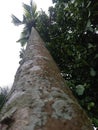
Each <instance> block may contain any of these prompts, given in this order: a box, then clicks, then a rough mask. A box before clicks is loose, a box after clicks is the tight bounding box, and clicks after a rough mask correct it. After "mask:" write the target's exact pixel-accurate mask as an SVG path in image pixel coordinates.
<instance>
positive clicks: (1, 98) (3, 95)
mask: <svg viewBox="0 0 98 130" xmlns="http://www.w3.org/2000/svg"><path fill="white" fill-rule="evenodd" d="M7 95H8V88H1V87H0V110H1V109H2V107H3V105H4V103H5V102H6V99H7Z"/></svg>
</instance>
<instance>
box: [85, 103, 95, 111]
mask: <svg viewBox="0 0 98 130" xmlns="http://www.w3.org/2000/svg"><path fill="white" fill-rule="evenodd" d="M94 106H95V103H94V102H90V103H88V106H87V108H88V110H91V108H92V107H94Z"/></svg>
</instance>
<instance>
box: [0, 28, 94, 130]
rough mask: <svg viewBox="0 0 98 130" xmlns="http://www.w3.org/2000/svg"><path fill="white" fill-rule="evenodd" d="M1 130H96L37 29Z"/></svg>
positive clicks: (30, 39) (0, 123) (0, 122)
mask: <svg viewBox="0 0 98 130" xmlns="http://www.w3.org/2000/svg"><path fill="white" fill-rule="evenodd" d="M0 130H93V127H92V125H91V122H90V120H89V119H88V117H87V115H86V114H85V112H84V111H83V110H82V109H81V107H80V106H79V105H78V103H77V101H76V99H75V98H74V97H73V95H72V93H71V91H70V90H69V88H68V87H67V86H66V84H65V81H64V79H63V78H62V76H61V75H60V71H59V69H58V67H57V65H56V64H55V62H54V60H53V59H52V57H51V56H50V54H49V52H48V51H47V49H46V48H45V46H44V42H43V41H42V39H41V38H40V36H39V34H38V33H37V31H36V30H35V29H34V28H32V32H31V36H30V38H29V42H28V45H27V48H26V50H25V54H24V58H23V60H22V61H21V65H20V67H19V68H18V70H17V73H16V76H15V81H14V84H13V87H12V90H11V92H10V94H9V95H8V101H7V102H6V104H5V106H4V108H3V110H2V113H1V121H0Z"/></svg>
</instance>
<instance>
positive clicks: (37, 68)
mask: <svg viewBox="0 0 98 130" xmlns="http://www.w3.org/2000/svg"><path fill="white" fill-rule="evenodd" d="M40 69H41V68H40V67H39V66H33V67H32V68H31V69H30V70H29V71H30V72H32V71H38V70H40Z"/></svg>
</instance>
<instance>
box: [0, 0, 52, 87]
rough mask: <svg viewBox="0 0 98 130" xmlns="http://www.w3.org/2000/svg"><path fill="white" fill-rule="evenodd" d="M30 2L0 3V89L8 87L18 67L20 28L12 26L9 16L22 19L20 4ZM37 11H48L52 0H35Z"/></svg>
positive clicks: (26, 0)
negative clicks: (12, 15)
mask: <svg viewBox="0 0 98 130" xmlns="http://www.w3.org/2000/svg"><path fill="white" fill-rule="evenodd" d="M29 2H30V0H16V1H15V0H8V1H5V0H4V1H1V2H0V18H1V20H0V87H6V86H8V87H10V86H12V84H13V81H14V76H15V73H16V71H17V69H18V67H19V60H20V59H19V51H20V50H21V47H20V44H19V43H16V41H17V40H18V39H19V37H20V33H21V30H22V27H19V26H18V27H17V26H14V25H13V23H12V22H11V21H12V20H11V14H14V15H15V16H17V17H18V18H20V19H22V14H23V8H22V3H26V4H29ZM35 3H36V4H37V8H38V10H40V9H41V8H42V9H43V10H44V11H48V7H49V6H50V5H51V4H52V0H35Z"/></svg>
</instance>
